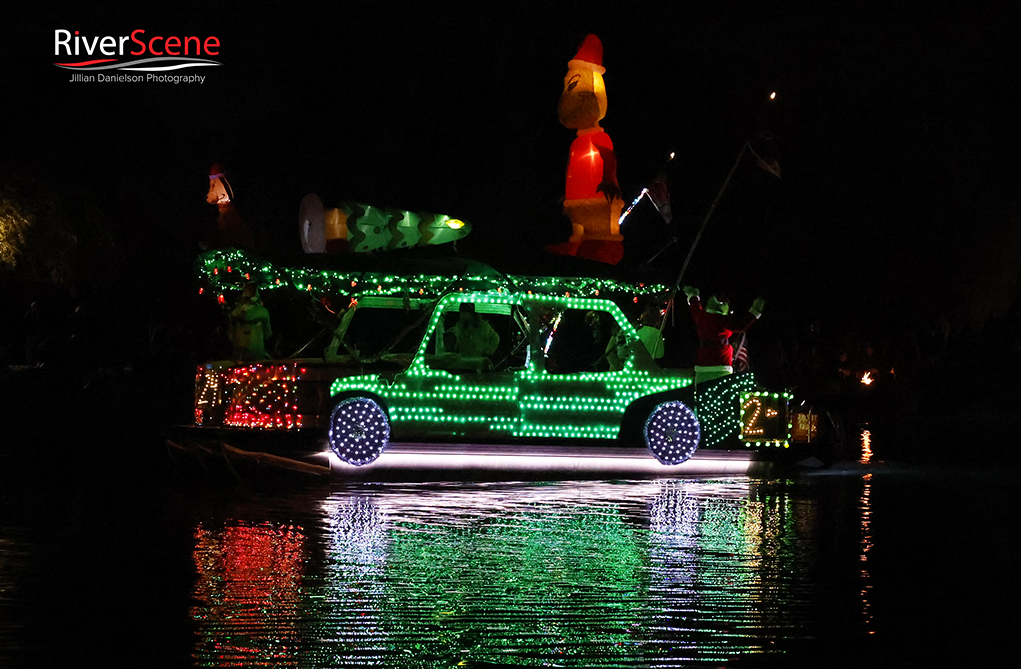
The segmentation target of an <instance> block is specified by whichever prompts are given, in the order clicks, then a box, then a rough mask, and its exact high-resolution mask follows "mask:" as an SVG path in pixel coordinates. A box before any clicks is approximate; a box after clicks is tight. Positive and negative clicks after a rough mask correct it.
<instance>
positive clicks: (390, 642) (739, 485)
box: [194, 481, 806, 668]
mask: <svg viewBox="0 0 1021 669" xmlns="http://www.w3.org/2000/svg"><path fill="white" fill-rule="evenodd" d="M322 518H323V521H322V527H321V528H320V529H321V531H322V537H321V538H322V542H323V545H322V546H321V547H312V546H308V545H306V553H305V555H304V556H303V558H302V560H301V563H302V565H304V569H305V571H304V573H303V575H302V577H301V588H300V590H301V592H300V605H299V606H297V607H296V608H295V607H292V606H291V603H289V601H288V600H286V598H281V599H280V600H279V601H277V602H276V605H278V606H282V607H284V608H286V609H287V611H286V612H285V615H278V612H275V611H274V610H273V603H272V602H264V604H265V605H266V606H267V609H266V611H265V612H264V618H265V620H266V621H267V622H266V624H267V625H272V624H276V625H278V631H279V632H280V636H279V638H278V642H279V643H278V644H277V645H276V646H274V647H272V648H269V647H265V644H263V647H262V648H259V647H253V651H252V655H251V656H250V657H249V658H248V661H246V662H245V664H246V666H258V665H260V664H267V665H268V664H274V665H276V666H281V664H282V663H283V665H287V664H288V663H293V662H296V663H297V664H299V665H300V666H315V667H319V666H324V667H326V666H378V667H409V668H415V667H448V666H458V665H459V664H460V665H461V666H472V665H473V664H476V665H477V664H483V665H484V664H485V663H490V664H501V663H502V664H513V665H515V666H571V667H637V666H643V667H646V666H647V667H668V666H690V665H691V663H696V664H702V663H712V662H717V663H718V662H720V661H724V660H726V659H728V658H732V657H734V656H736V655H740V654H747V653H762V652H768V651H769V650H770V649H771V647H772V645H771V644H772V642H773V641H775V640H776V639H778V638H779V637H781V636H783V635H785V634H787V633H788V632H790V631H791V630H789V629H787V628H790V627H792V626H793V623H792V620H791V618H792V615H793V614H792V612H791V610H790V606H789V600H790V599H791V597H793V595H792V592H791V579H790V576H789V575H790V568H791V566H792V564H793V563H794V562H795V561H796V560H797V559H799V558H798V555H797V551H796V546H797V541H796V539H797V534H798V532H799V531H802V532H803V531H805V529H806V528H805V527H800V528H799V526H798V525H797V523H795V522H794V519H793V517H792V514H791V513H790V503H789V500H788V499H787V496H786V494H785V492H784V491H783V489H782V487H781V488H780V489H778V490H774V491H773V493H771V494H770V495H757V494H755V493H754V492H753V491H752V486H751V485H750V484H748V483H747V482H740V481H738V482H734V481H730V482H706V481H661V482H641V483H627V484H617V485H614V484H608V483H593V484H587V483H586V484H579V483H572V484H552V485H524V484H520V485H516V486H506V485H492V486H487V485H481V484H473V485H464V486H449V487H436V486H432V487H425V486H422V487H418V486H407V485H405V486H374V487H365V488H358V489H353V490H348V491H341V492H335V493H334V494H333V495H331V496H330V497H329V498H327V499H326V500H324V501H323V502H322ZM228 530H229V528H226V529H225V530H224V531H225V532H226V531H228ZM310 534H315V533H310ZM207 543H208V542H207ZM271 545H272V543H271V542H270V543H265V546H266V547H270V546H271ZM320 551H321V555H320V554H319V553H320ZM310 553H314V554H310ZM214 563H215V561H214ZM225 577H226V576H225V575H224V574H215V573H209V574H202V573H200V586H199V589H198V592H202V587H203V586H202V585H201V582H202V581H204V580H209V579H212V580H213V581H216V580H217V579H223V578H225ZM264 578H270V579H271V580H272V578H275V576H273V577H269V576H265V575H264ZM237 587H240V586H237ZM253 587H256V586H254V585H253ZM261 587H262V589H263V591H265V590H266V584H265V581H263V582H262V586H261ZM288 592H289V590H288ZM194 615H195V619H196V620H197V621H199V623H200V625H199V626H200V629H201V634H202V635H205V637H206V638H205V640H204V641H203V642H200V643H199V646H198V648H199V652H197V654H196V659H197V660H201V661H200V662H199V663H200V664H201V665H203V666H227V665H228V661H229V660H237V659H239V653H240V651H239V650H238V649H239V648H241V647H243V643H242V641H243V640H245V639H246V638H249V637H251V636H252V635H253V634H255V633H256V632H257V631H258V626H257V625H255V626H252V624H251V622H252V621H251V620H246V619H245V618H244V617H243V616H241V617H239V616H237V615H232V613H231V612H229V611H226V610H224V608H223V601H219V602H217V605H216V606H212V605H207V606H202V605H199V606H197V607H196V609H195V612H194ZM275 616H276V617H275ZM274 620H275V621H276V622H274ZM284 621H288V625H290V624H293V626H292V627H288V625H285V624H283V623H284ZM295 634H296V635H297V636H295ZM213 637H216V638H217V639H219V640H220V641H219V642H216V641H214V640H213ZM223 639H230V640H231V644H232V645H231V649H232V655H231V656H230V658H228V657H226V656H223V655H219V656H217V653H216V652H215V649H216V648H218V647H219V646H218V643H220V644H221V645H222V640H223ZM295 639H297V640H295ZM256 645H257V644H256ZM281 646H286V647H288V648H291V649H292V650H294V651H295V652H294V653H280V652H275V651H279V650H280V648H281Z"/></svg>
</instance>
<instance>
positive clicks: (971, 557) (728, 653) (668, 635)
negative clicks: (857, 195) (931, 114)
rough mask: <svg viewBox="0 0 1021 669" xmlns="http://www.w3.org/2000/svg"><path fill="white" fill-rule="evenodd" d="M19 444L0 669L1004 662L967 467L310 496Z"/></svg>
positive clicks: (977, 478)
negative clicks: (90, 462)
mask: <svg viewBox="0 0 1021 669" xmlns="http://www.w3.org/2000/svg"><path fill="white" fill-rule="evenodd" d="M23 446H24V447H26V448H28V447H31V448H34V449H38V451H37V452H38V453H39V454H46V455H47V457H35V458H32V459H30V460H27V461H26V460H25V459H24V458H16V457H13V456H12V455H11V453H12V452H13V451H12V450H11V449H4V450H3V451H2V453H3V454H4V455H3V457H2V459H0V471H2V472H3V473H2V475H0V484H2V486H3V487H2V488H0V490H2V498H0V499H2V502H0V666H5V667H6V666H10V667H37V666H40V667H41V666H80V665H84V664H86V663H98V664H100V665H101V666H139V667H142V666H204V667H228V666H245V667H250V666H301V667H359V666H366V667H455V666H466V667H509V666H544V667H680V666H706V667H718V666H736V667H740V666H820V667H821V666H826V667H829V666H849V667H871V666H975V665H976V664H978V663H988V662H997V663H999V662H1001V661H1002V662H1008V661H1010V659H1011V658H1012V657H1013V656H1014V655H1015V650H1014V648H1013V643H1012V641H1011V639H1013V637H1014V635H1015V634H1016V632H1017V622H1018V615H1017V607H1018V605H1019V600H1018V595H1019V594H1021V588H1019V580H1021V579H1019V576H1018V574H1017V571H1018V567H1019V560H1018V559H1017V551H1016V549H1015V547H1014V546H1015V545H1016V536H1015V535H1016V534H1017V531H1018V523H1017V520H1016V518H1015V516H1014V512H1013V508H1014V507H1015V506H1016V505H1017V504H1018V501H1019V499H1021V497H1019V493H1021V489H1019V484H1018V479H1017V477H1016V476H1015V472H1014V471H1012V470H1010V469H1004V468H1002V467H1000V468H995V469H993V468H988V469H987V468H983V467H981V462H980V460H979V459H978V458H972V459H970V462H969V463H968V464H960V465H953V466H945V467H940V468H933V467H920V466H911V467H901V466H898V465H897V464H895V463H880V462H876V461H875V459H874V458H867V459H870V460H871V461H870V462H869V463H861V462H848V463H843V464H838V465H837V466H836V467H834V468H830V469H827V470H823V471H818V472H814V473H806V474H802V475H799V476H797V477H794V478H791V479H780V480H770V481H760V480H748V479H745V478H733V479H717V480H660V481H635V482H585V483H579V482H560V483H548V484H535V483H505V484H470V485H469V484H449V485H436V484H433V485H408V484H400V485H396V484H391V485H359V486H352V487H345V488H334V489H332V490H330V489H328V488H323V487H321V486H318V485H302V484H299V483H298V482H297V480H295V481H292V482H289V483H288V484H287V485H285V486H279V485H278V486H274V487H271V488H268V487H265V486H262V485H259V486H256V485H251V484H245V483H228V484H226V485H225V484H224V483H223V482H216V483H213V482H210V481H202V480H198V481H196V480H193V479H182V478H180V477H179V476H178V475H177V474H176V473H175V471H174V470H172V469H170V468H167V469H162V468H161V465H159V464H157V465H156V466H154V469H153V471H152V472H151V476H150V477H149V478H148V479H147V480H143V479H142V478H141V477H138V476H132V477H130V478H125V477H122V476H121V475H120V474H119V473H118V472H116V471H114V472H111V471H109V470H108V469H107V468H106V467H105V466H104V467H95V466H93V467H89V466H86V465H82V464H81V463H78V464H77V465H73V466H72V465H66V466H65V465H62V460H61V454H62V448H66V447H67V444H64V443H50V442H47V443H42V442H37V443H33V444H28V443H25V444H23ZM142 447H143V446H141V445H140V448H142ZM146 448H147V446H146ZM44 449H45V450H44ZM156 450H158V449H156ZM156 450H154V451H153V452H152V453H150V455H152V456H153V460H152V462H154V463H159V462H160V460H159V458H158V455H157V454H156ZM976 450H977V449H976ZM51 451H52V456H51V457H50V456H49V453H50V452H51ZM65 460H67V458H65ZM965 460H967V459H965V458H962V462H964V461H965ZM43 463H46V464H45V465H44V464H43ZM15 464H16V465H17V467H18V470H17V471H16V470H15V469H14V465H15ZM29 465H31V466H29ZM200 478H201V477H200Z"/></svg>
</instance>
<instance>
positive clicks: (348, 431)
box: [330, 397, 390, 465]
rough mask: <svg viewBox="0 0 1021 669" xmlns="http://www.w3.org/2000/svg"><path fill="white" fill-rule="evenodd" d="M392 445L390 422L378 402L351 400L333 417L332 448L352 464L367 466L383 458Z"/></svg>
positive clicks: (335, 412) (331, 428)
mask: <svg viewBox="0 0 1021 669" xmlns="http://www.w3.org/2000/svg"><path fill="white" fill-rule="evenodd" d="M389 442H390V420H389V419H388V418H387V416H386V411H384V410H383V407H381V406H379V404H378V403H377V402H375V401H374V400H371V399H369V398H367V397H349V398H348V399H346V400H342V401H341V402H340V403H338V404H337V406H336V408H334V409H333V414H332V415H331V416H330V448H332V449H333V452H334V453H336V454H337V457H338V458H340V459H341V460H343V461H344V462H347V463H349V464H352V465H367V464H369V463H370V462H372V461H373V460H375V459H376V458H378V457H379V456H380V454H381V453H382V452H383V449H384V448H386V445H387V444H388V443H389Z"/></svg>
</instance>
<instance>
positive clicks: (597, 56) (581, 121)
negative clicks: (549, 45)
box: [552, 35, 624, 265]
mask: <svg viewBox="0 0 1021 669" xmlns="http://www.w3.org/2000/svg"><path fill="white" fill-rule="evenodd" d="M604 72H606V68H604V67H603V44H602V42H600V41H599V38H598V37H596V36H595V35H588V36H586V37H585V41H584V42H582V45H581V47H580V48H579V49H578V53H577V55H575V57H574V58H573V59H572V60H571V61H570V62H568V64H567V76H565V77H564V91H563V93H561V95H560V105H559V107H558V110H557V111H558V116H559V118H560V123H561V125H563V126H565V127H567V128H571V129H572V130H576V131H577V132H578V137H577V138H576V139H575V140H574V142H573V143H572V144H571V154H570V158H569V159H568V164H567V186H566V188H565V190H564V213H565V214H566V215H567V217H568V218H570V219H571V230H572V234H571V238H570V240H569V241H568V242H567V243H566V244H560V245H558V246H556V247H554V248H553V249H552V250H554V251H556V252H557V253H563V254H567V255H578V256H582V257H584V258H590V259H593V260H599V261H602V262H606V263H610V264H613V265H615V264H617V263H618V262H620V259H621V258H622V257H623V256H624V237H623V236H622V235H621V234H620V223H619V221H620V212H621V208H622V207H623V205H624V202H623V200H621V199H620V186H619V185H618V184H617V158H616V156H615V155H614V153H613V142H611V141H610V136H609V135H607V134H606V132H604V131H603V129H602V128H601V127H600V126H599V121H600V120H601V119H602V118H603V117H604V116H606V85H605V84H604V83H603V73H604Z"/></svg>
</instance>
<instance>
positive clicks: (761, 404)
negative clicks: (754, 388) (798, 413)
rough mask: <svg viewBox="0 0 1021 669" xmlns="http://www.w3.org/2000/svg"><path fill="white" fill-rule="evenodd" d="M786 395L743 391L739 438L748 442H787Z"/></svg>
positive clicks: (788, 436) (789, 426)
mask: <svg viewBox="0 0 1021 669" xmlns="http://www.w3.org/2000/svg"><path fill="white" fill-rule="evenodd" d="M787 399H788V398H787V395H786V394H779V393H745V394H744V395H742V396H741V439H742V440H744V441H746V442H749V443H762V442H774V443H776V444H778V445H779V444H783V443H787V442H788V441H789V440H790V428H791V425H790V420H789V417H788V413H787Z"/></svg>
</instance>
